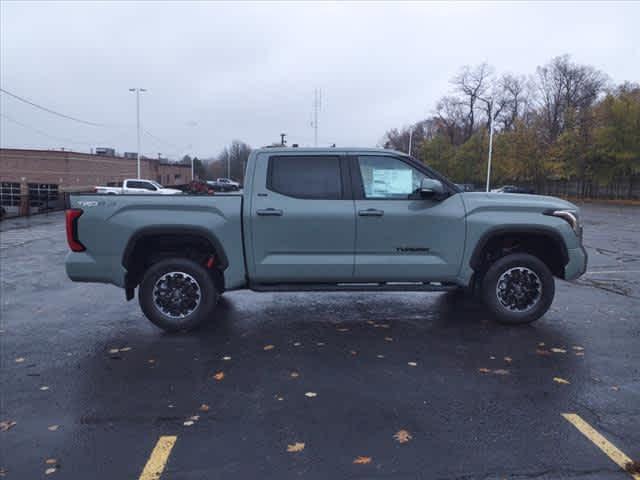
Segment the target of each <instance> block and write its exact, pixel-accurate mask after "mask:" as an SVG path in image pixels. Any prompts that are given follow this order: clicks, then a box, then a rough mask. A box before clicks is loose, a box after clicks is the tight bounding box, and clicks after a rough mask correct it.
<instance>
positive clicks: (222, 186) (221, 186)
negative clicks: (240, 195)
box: [207, 178, 240, 192]
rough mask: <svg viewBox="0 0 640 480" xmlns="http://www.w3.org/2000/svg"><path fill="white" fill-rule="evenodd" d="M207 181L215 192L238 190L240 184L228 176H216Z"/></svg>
mask: <svg viewBox="0 0 640 480" xmlns="http://www.w3.org/2000/svg"><path fill="white" fill-rule="evenodd" d="M207 183H208V184H209V185H210V186H211V188H213V189H214V190H215V191H217V192H237V191H238V190H240V184H239V183H237V182H234V181H232V180H229V179H228V178H216V179H215V180H208V181H207Z"/></svg>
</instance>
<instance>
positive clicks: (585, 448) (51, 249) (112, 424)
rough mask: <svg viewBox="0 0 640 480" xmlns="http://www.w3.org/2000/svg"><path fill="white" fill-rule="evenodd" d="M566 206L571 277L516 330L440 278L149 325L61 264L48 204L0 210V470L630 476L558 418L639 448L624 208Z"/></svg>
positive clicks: (630, 236)
mask: <svg viewBox="0 0 640 480" xmlns="http://www.w3.org/2000/svg"><path fill="white" fill-rule="evenodd" d="M583 209H584V215H585V244H586V245H587V248H588V252H589V255H590V265H589V269H588V272H587V275H585V276H584V277H583V278H582V279H581V280H580V282H579V283H578V284H569V283H566V282H562V281H558V282H557V293H556V299H555V302H554V304H553V306H552V309H551V310H550V311H549V312H548V313H547V315H546V316H545V317H544V318H543V319H541V320H540V321H539V322H537V323H535V324H533V325H531V326H524V327H518V328H508V327H504V326H500V325H497V324H495V323H493V322H492V321H491V320H489V319H488V318H487V317H486V315H485V314H484V313H483V311H482V310H481V309H480V308H478V307H477V306H476V305H474V304H473V303H470V302H467V301H465V300H464V299H461V298H460V297H459V296H458V295H456V294H453V293H447V294H435V293H433V294H432V293H411V294H402V293H385V294H352V293H331V294H323V293H313V294H310V293H299V294H267V293H252V292H247V291H240V292H233V293H228V294H225V295H224V297H223V300H222V302H221V304H220V309H219V313H218V315H217V317H216V318H215V319H212V322H211V323H210V325H208V326H207V327H206V328H204V329H203V330H201V331H198V332H194V333H190V334H179V335H168V334H164V333H162V332H161V331H159V330H158V329H156V328H155V327H154V326H153V325H151V324H150V323H149V322H148V321H146V320H145V319H144V317H143V316H142V313H141V311H140V308H139V307H138V304H137V302H136V301H132V302H129V303H127V302H125V301H124V292H123V291H122V290H120V289H118V288H116V287H113V286H108V285H98V284H81V283H72V282H70V281H69V280H68V279H67V278H66V275H65V273H64V265H63V261H64V256H65V254H66V251H67V247H66V243H65V236H64V229H63V216H62V215H61V214H52V215H49V216H41V217H32V218H31V219H14V220H7V221H3V222H2V223H1V224H0V240H1V241H0V262H1V264H0V268H1V280H2V305H1V312H0V313H1V316H2V318H1V324H0V349H1V350H0V360H1V370H0V380H1V387H0V388H1V391H0V422H5V423H0V430H6V431H0V477H2V476H3V475H4V477H6V478H10V479H13V478H15V479H32V478H43V477H46V478H65V479H87V478H91V479H114V478H115V479H124V478H127V479H138V478H145V479H147V478H157V477H155V476H153V475H151V476H146V475H147V473H148V472H150V471H151V470H154V469H155V471H158V470H160V469H161V468H162V465H163V464H164V460H166V465H165V466H164V472H163V473H162V475H161V478H162V479H217V478H243V479H244V478H250V479H253V478H260V479H263V478H266V479H268V478H293V477H295V478H312V479H334V478H385V479H386V478H394V479H396V478H399V479H414V478H424V479H502V478H514V479H519V478H540V479H557V478H572V479H573V478H581V479H583V478H584V479H609V478H611V479H618V478H620V479H623V478H633V477H632V476H631V474H629V473H625V472H624V471H623V470H622V469H621V468H620V467H619V466H618V465H616V463H614V462H613V461H612V460H611V459H610V458H609V457H608V456H607V455H606V454H605V452H604V451H603V450H601V449H600V448H598V447H597V446H596V445H595V444H594V443H593V442H592V440H590V439H589V438H588V437H587V436H585V435H583V434H582V433H581V432H580V431H579V430H578V429H577V428H576V427H575V426H574V425H573V424H571V423H570V422H568V421H567V420H566V419H565V418H564V417H563V416H562V414H563V413H575V414H577V415H579V416H580V418H581V419H583V420H584V422H586V423H588V425H590V426H591V427H593V429H595V430H596V431H597V432H599V433H600V434H601V435H603V436H604V437H606V439H607V440H608V441H609V442H611V444H613V445H614V446H615V447H617V449H619V451H621V452H624V454H626V455H627V456H628V457H629V458H630V459H635V460H640V282H639V280H638V279H639V278H640V275H639V274H640V235H638V232H639V231H640V208H633V207H614V206H606V207H604V206H593V205H586V206H584V207H583ZM554 379H555V380H554ZM564 381H566V382H568V383H564ZM313 394H315V395H313ZM203 405H204V406H203ZM8 422H16V423H15V425H14V424H13V423H8ZM185 422H186V425H185ZM56 426H57V428H56ZM401 430H405V431H406V432H408V435H407V433H400V434H398V432H399V431H401ZM396 434H398V435H396ZM394 435H396V437H395V438H394ZM163 436H172V437H175V438H174V439H172V442H173V443H172V445H173V449H172V450H171V451H170V452H169V451H165V452H164V453H165V455H164V460H163V456H162V451H161V450H157V451H156V452H154V454H152V451H153V450H154V447H155V446H156V442H158V439H159V438H160V437H163ZM398 439H402V440H406V441H405V442H404V443H401V442H399V441H398ZM296 443H297V444H298V445H296ZM302 443H304V447H302V446H301V444H302ZM288 446H291V447H292V448H291V449H292V450H300V451H297V452H296V451H292V452H289V451H287V448H288ZM158 452H160V455H159V456H157V455H156V454H157V453H158ZM358 457H362V458H361V459H360V461H359V463H354V460H355V459H356V458H358ZM150 459H151V460H150ZM46 460H50V462H49V463H46ZM147 462H150V465H151V467H150V468H151V470H149V469H147V470H146V473H144V474H143V469H144V468H145V465H146V464H147ZM154 462H155V463H154ZM158 465H161V466H160V467H159V466H158ZM47 470H48V471H49V474H48V475H47V474H46V473H45V471H47Z"/></svg>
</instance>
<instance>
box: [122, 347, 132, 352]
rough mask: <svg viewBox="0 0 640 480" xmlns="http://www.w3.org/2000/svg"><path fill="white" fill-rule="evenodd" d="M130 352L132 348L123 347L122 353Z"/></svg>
mask: <svg viewBox="0 0 640 480" xmlns="http://www.w3.org/2000/svg"><path fill="white" fill-rule="evenodd" d="M129 350H131V347H123V348H121V349H120V351H121V352H128V351H129Z"/></svg>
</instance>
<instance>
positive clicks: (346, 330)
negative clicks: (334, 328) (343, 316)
mask: <svg viewBox="0 0 640 480" xmlns="http://www.w3.org/2000/svg"><path fill="white" fill-rule="evenodd" d="M338 331H339V332H348V331H349V329H348V328H344V327H342V328H338Z"/></svg>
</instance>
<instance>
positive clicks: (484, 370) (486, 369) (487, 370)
mask: <svg viewBox="0 0 640 480" xmlns="http://www.w3.org/2000/svg"><path fill="white" fill-rule="evenodd" d="M478 371H479V372H480V373H491V370H489V369H488V368H484V367H483V368H479V369H478Z"/></svg>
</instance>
